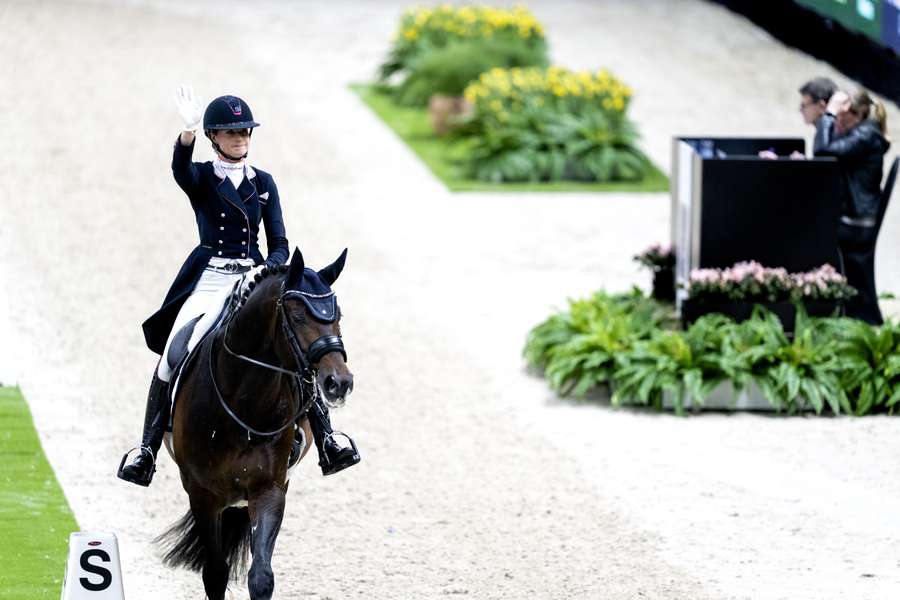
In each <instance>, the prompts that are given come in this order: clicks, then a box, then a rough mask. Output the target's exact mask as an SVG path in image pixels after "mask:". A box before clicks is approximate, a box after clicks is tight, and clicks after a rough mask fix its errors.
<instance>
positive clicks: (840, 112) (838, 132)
mask: <svg viewBox="0 0 900 600" xmlns="http://www.w3.org/2000/svg"><path fill="white" fill-rule="evenodd" d="M890 145H891V144H890V141H888V138H887V113H886V111H885V108H884V105H883V104H882V103H881V102H879V101H877V100H875V99H873V98H872V97H871V96H870V95H869V94H868V92H866V91H865V90H859V91H857V92H855V93H854V94H853V95H849V94H847V93H846V92H844V91H841V90H838V91H837V92H835V93H834V95H833V96H832V97H831V99H830V100H829V101H828V106H827V107H826V109H825V114H824V115H822V116H821V117H819V119H818V120H817V121H816V138H815V142H814V144H813V154H814V155H815V156H833V157H835V158H836V159H837V161H838V166H839V167H840V170H841V179H842V186H841V192H840V194H841V221H840V223H839V224H838V245H839V247H840V250H841V257H842V259H843V262H844V273H845V275H846V276H847V280H848V283H850V285H852V286H853V287H855V288H856V290H857V292H859V293H858V294H857V296H855V297H854V298H853V299H851V300H850V301H849V302H848V303H847V307H846V308H847V316H850V317H854V318H858V319H862V320H864V321H868V322H869V323H874V324H880V323H881V322H882V318H881V311H880V310H879V308H878V298H877V295H876V292H875V275H874V273H875V267H874V263H875V240H876V237H877V235H878V231H877V216H878V209H879V204H880V202H881V177H882V173H883V166H884V154H885V153H886V152H887V150H888V148H889V147H890Z"/></svg>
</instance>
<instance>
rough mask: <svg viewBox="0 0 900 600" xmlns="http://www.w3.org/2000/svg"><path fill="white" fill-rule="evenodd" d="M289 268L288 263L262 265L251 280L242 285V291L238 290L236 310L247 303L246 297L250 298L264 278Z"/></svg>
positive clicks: (286, 270)
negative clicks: (270, 265) (238, 296)
mask: <svg viewBox="0 0 900 600" xmlns="http://www.w3.org/2000/svg"><path fill="white" fill-rule="evenodd" d="M289 269H290V265H276V266H274V267H263V268H262V269H260V270H259V271H258V272H257V273H256V275H254V276H253V281H251V282H249V283H247V284H246V285H245V286H244V287H243V291H241V290H239V291H238V293H239V294H240V298H239V299H238V303H237V307H236V310H240V309H241V308H242V307H243V306H244V304H246V303H247V299H248V298H250V294H251V293H252V292H253V290H254V289H255V288H256V287H257V286H258V285H259V284H260V283H262V282H263V281H264V280H266V279H271V278H272V277H275V276H278V275H284V274H285V273H287V272H288V270H289Z"/></svg>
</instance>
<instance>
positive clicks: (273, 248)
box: [263, 177, 290, 267]
mask: <svg viewBox="0 0 900 600" xmlns="http://www.w3.org/2000/svg"><path fill="white" fill-rule="evenodd" d="M268 187H269V201H268V202H267V203H266V207H265V208H264V209H263V225H264V226H265V228H266V244H267V245H268V251H269V255H268V257H266V265H268V266H270V267H271V266H274V265H283V264H284V263H286V262H287V261H288V257H289V256H290V251H289V249H288V239H287V233H286V232H285V230H284V218H283V217H282V216H281V200H280V199H279V197H278V188H277V187H276V186H275V180H274V179H272V178H271V177H270V178H269V186H268Z"/></svg>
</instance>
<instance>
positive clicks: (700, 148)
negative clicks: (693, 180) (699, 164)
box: [678, 137, 806, 158]
mask: <svg viewBox="0 0 900 600" xmlns="http://www.w3.org/2000/svg"><path fill="white" fill-rule="evenodd" d="M678 139H679V140H680V141H682V142H685V143H687V144H689V145H690V146H691V147H692V148H693V149H694V151H696V152H697V153H698V154H700V155H701V156H703V157H704V158H713V157H720V158H722V157H729V156H731V157H734V156H756V155H757V154H759V152H760V151H762V150H771V151H773V152H774V153H775V154H778V155H779V156H790V154H791V153H792V152H799V153H801V154H803V153H804V152H805V151H806V143H805V142H804V141H803V140H802V139H800V138H725V137H695V138H687V137H680V138H678Z"/></svg>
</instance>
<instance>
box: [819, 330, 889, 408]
mask: <svg viewBox="0 0 900 600" xmlns="http://www.w3.org/2000/svg"><path fill="white" fill-rule="evenodd" d="M826 327H828V329H829V334H830V335H832V336H834V337H835V338H838V339H839V340H840V341H839V350H838V352H839V355H840V360H841V366H842V373H841V380H842V381H841V384H842V387H843V388H844V389H845V390H846V392H847V396H848V397H849V399H850V405H851V410H852V412H853V414H856V415H864V414H868V413H870V412H876V411H882V410H886V411H888V412H890V413H893V412H894V410H895V408H896V406H897V405H898V403H900V324H898V323H894V322H891V321H888V322H886V323H885V324H884V325H882V326H880V327H872V326H870V325H867V324H866V323H863V322H862V321H856V320H854V319H831V320H828V321H826Z"/></svg>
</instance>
